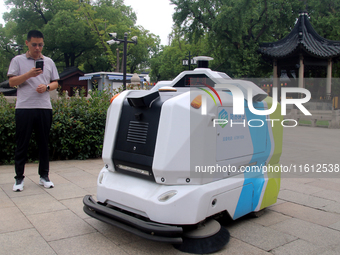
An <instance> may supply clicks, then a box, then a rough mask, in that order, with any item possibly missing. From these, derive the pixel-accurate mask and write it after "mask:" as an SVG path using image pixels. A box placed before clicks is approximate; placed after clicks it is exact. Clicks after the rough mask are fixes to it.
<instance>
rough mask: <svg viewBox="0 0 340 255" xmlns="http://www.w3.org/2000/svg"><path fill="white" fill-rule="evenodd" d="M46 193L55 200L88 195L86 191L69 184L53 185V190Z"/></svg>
mask: <svg viewBox="0 0 340 255" xmlns="http://www.w3.org/2000/svg"><path fill="white" fill-rule="evenodd" d="M46 191H47V192H48V193H49V194H51V195H52V196H53V197H54V198H56V199H57V200H62V199H69V198H75V197H84V196H85V195H87V193H88V192H87V191H86V190H84V189H82V188H80V187H78V186H77V185H75V184H73V183H70V182H69V183H61V184H55V187H54V188H53V189H46Z"/></svg>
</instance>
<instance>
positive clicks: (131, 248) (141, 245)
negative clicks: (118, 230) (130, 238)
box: [120, 239, 189, 255]
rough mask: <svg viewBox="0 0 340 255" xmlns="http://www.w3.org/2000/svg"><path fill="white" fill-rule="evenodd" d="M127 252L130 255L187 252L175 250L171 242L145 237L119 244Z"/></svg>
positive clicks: (170, 254)
mask: <svg viewBox="0 0 340 255" xmlns="http://www.w3.org/2000/svg"><path fill="white" fill-rule="evenodd" d="M120 247H121V248H122V249H123V250H124V251H125V252H126V253H127V254H131V255H139V254H145V255H159V254H166V255H175V254H189V253H183V252H180V251H178V250H176V249H175V248H174V247H173V246H172V245H171V244H167V243H161V242H153V241H150V240H147V239H143V240H141V241H139V242H134V243H129V244H124V245H121V246H120Z"/></svg>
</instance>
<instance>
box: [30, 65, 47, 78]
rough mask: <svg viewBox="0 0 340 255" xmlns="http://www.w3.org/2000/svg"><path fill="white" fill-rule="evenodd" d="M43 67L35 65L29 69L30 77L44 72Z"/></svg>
mask: <svg viewBox="0 0 340 255" xmlns="http://www.w3.org/2000/svg"><path fill="white" fill-rule="evenodd" d="M42 72H43V71H42V70H41V68H35V67H33V68H32V69H31V70H29V71H28V75H29V77H37V76H38V75H39V74H42Z"/></svg>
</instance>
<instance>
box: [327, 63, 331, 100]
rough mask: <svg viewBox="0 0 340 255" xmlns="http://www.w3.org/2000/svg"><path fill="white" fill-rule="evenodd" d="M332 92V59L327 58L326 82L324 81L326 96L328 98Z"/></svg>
mask: <svg viewBox="0 0 340 255" xmlns="http://www.w3.org/2000/svg"><path fill="white" fill-rule="evenodd" d="M331 92H332V59H331V58H330V59H328V65H327V83H326V97H327V98H330V96H331Z"/></svg>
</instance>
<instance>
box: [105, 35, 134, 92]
mask: <svg viewBox="0 0 340 255" xmlns="http://www.w3.org/2000/svg"><path fill="white" fill-rule="evenodd" d="M109 36H110V37H112V38H113V39H111V40H110V41H107V42H106V43H107V44H108V45H112V44H115V43H116V44H120V43H121V42H122V43H124V52H123V62H124V65H123V90H125V89H126V54H127V44H128V43H134V44H137V36H133V37H132V38H131V40H132V41H128V40H127V36H128V34H127V33H124V39H117V33H109Z"/></svg>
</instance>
